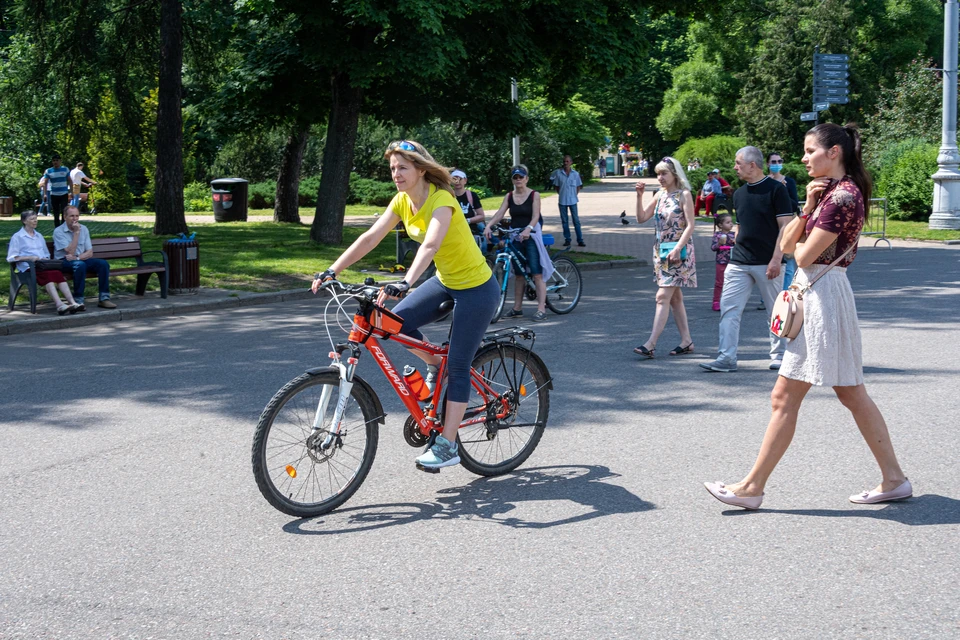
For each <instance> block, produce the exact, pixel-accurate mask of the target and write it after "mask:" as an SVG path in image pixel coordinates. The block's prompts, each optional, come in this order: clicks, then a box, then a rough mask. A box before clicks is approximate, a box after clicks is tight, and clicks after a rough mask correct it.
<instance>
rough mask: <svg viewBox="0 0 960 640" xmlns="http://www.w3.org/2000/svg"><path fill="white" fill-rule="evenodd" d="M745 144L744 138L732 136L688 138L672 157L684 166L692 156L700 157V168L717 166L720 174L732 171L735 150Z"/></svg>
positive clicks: (735, 154)
mask: <svg viewBox="0 0 960 640" xmlns="http://www.w3.org/2000/svg"><path fill="white" fill-rule="evenodd" d="M745 146H747V142H746V140H744V139H743V138H735V137H734V136H710V137H709V138H690V139H689V140H687V141H686V142H684V143H683V144H682V145H680V148H679V149H677V151H676V153H674V154H673V157H674V158H676V159H677V160H679V161H680V164H682V165H684V166H686V164H687V163H688V162H690V161H691V160H693V159H694V158H700V166H701V167H702V168H704V169H707V170H708V171H709V170H710V169H713V168H718V169H720V173H721V175H722V174H723V173H732V172H733V161H734V160H735V159H736V156H737V151H739V150H740V149H741V148H743V147H745ZM727 181H728V182H729V180H727Z"/></svg>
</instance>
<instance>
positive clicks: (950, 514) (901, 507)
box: [723, 494, 960, 527]
mask: <svg viewBox="0 0 960 640" xmlns="http://www.w3.org/2000/svg"><path fill="white" fill-rule="evenodd" d="M746 513H750V512H749V511H744V510H742V509H737V510H729V511H724V512H723V515H725V516H736V515H742V514H746ZM756 513H782V514H785V515H794V516H816V517H821V518H870V519H873V520H890V521H892V522H899V523H900V524H905V525H909V526H911V527H922V526H929V525H938V524H943V525H950V524H954V525H956V524H960V500H956V499H954V498H948V497H946V496H940V495H937V494H926V495H922V496H916V497H914V498H911V499H910V500H905V501H903V502H890V503H887V504H886V505H884V507H883V508H882V509H870V508H859V509H854V508H851V509H760V510H759V511H757V512H756Z"/></svg>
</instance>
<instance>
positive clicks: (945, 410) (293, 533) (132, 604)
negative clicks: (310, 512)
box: [0, 246, 960, 639]
mask: <svg viewBox="0 0 960 640" xmlns="http://www.w3.org/2000/svg"><path fill="white" fill-rule="evenodd" d="M958 256H960V253H958V252H957V250H955V249H951V248H943V247H932V246H931V247H929V248H897V249H894V250H887V249H870V250H866V249H865V250H862V251H861V253H860V256H859V258H858V260H857V262H856V264H855V265H854V267H853V268H852V269H851V271H850V276H851V281H852V282H853V286H854V289H855V290H856V292H857V300H858V304H859V309H860V315H861V324H862V328H863V338H864V360H865V362H864V364H865V368H866V379H867V386H868V389H869V390H870V391H871V393H872V395H873V397H874V398H875V399H876V401H877V403H878V404H879V406H880V408H881V410H882V411H883V413H884V415H885V416H886V419H887V421H888V423H889V424H890V428H891V432H892V435H893V438H894V444H895V446H896V448H897V451H898V454H899V456H900V458H901V462H902V464H903V467H904V469H905V471H906V472H907V474H908V476H910V478H911V480H912V481H913V482H914V487H915V490H916V491H917V496H916V497H915V498H914V499H912V500H910V501H907V502H904V503H899V504H890V505H876V506H856V505H852V504H850V503H848V502H847V496H848V495H850V494H851V493H855V492H857V491H859V490H861V489H864V488H870V487H873V486H874V485H875V484H876V483H877V482H878V480H879V473H878V471H877V469H876V466H875V463H874V462H873V460H872V458H871V457H870V454H869V451H868V450H867V447H866V445H865V444H864V443H863V441H862V440H861V438H860V436H859V434H858V432H857V429H856V426H855V424H854V423H853V420H852V419H851V418H850V416H849V414H846V413H845V411H844V410H843V409H842V407H841V406H840V405H839V403H838V402H837V401H836V399H835V397H834V396H833V394H832V392H831V391H830V390H829V389H814V390H813V391H812V392H811V394H810V395H809V396H808V399H807V401H806V402H805V403H804V406H803V409H802V411H801V414H800V426H799V428H798V432H797V436H796V439H795V442H794V445H793V447H792V448H791V450H790V451H789V452H788V453H787V455H786V457H785V459H784V461H783V462H782V463H781V465H780V467H779V468H778V470H777V472H776V473H775V474H774V476H773V478H772V480H771V482H770V484H769V485H768V487H767V498H766V502H765V503H764V508H763V510H761V511H759V512H743V511H740V510H736V509H730V508H728V507H725V506H724V505H722V504H720V503H719V502H717V501H715V500H714V499H712V498H711V497H710V496H709V495H708V494H707V493H706V491H705V490H704V489H703V487H702V484H701V483H702V482H703V481H705V480H717V479H719V480H726V481H733V480H736V479H738V478H739V477H740V476H741V475H742V474H743V473H745V472H746V470H747V469H748V467H749V466H750V464H751V463H752V462H753V459H754V457H755V455H756V452H757V448H758V446H759V443H760V438H761V436H762V433H763V430H764V428H765V426H766V422H767V419H768V417H769V408H768V395H769V392H770V389H771V387H772V384H773V382H774V378H775V373H773V372H770V371H768V370H767V369H766V364H767V362H766V356H765V351H766V346H765V335H764V326H765V322H764V318H765V314H764V313H763V312H759V311H754V310H750V311H748V312H747V313H746V317H745V320H744V324H743V327H744V335H743V338H742V341H741V360H740V367H741V369H740V371H739V372H738V373H736V374H711V373H707V372H704V371H702V370H701V369H700V368H699V367H697V362H700V361H704V360H705V359H706V358H707V357H711V356H713V355H714V353H713V350H714V349H715V348H716V340H717V338H716V333H717V332H716V323H717V314H714V313H713V312H711V311H710V296H711V291H712V287H711V286H710V285H711V282H710V280H712V277H711V274H712V271H713V268H712V264H710V263H709V262H708V263H706V264H704V265H703V267H705V268H702V269H701V286H700V288H699V289H697V290H696V291H695V292H693V293H691V294H689V295H688V296H687V309H688V312H689V314H690V318H691V323H692V326H693V332H694V338H695V341H696V344H697V351H698V353H697V354H696V355H695V356H688V357H684V358H670V357H666V355H665V354H666V352H667V351H669V348H670V347H672V346H673V345H674V344H675V343H676V342H677V341H678V336H677V333H676V329H675V327H673V325H672V324H671V325H668V328H667V331H666V333H665V334H664V336H663V338H662V339H661V342H660V345H659V347H660V348H659V349H658V353H662V354H664V356H663V357H658V358H657V359H656V360H652V361H639V360H638V359H637V357H636V356H634V355H633V354H632V353H631V349H632V347H633V346H635V345H636V344H640V343H641V342H642V341H643V340H644V339H645V337H646V334H647V332H648V331H649V326H650V323H651V322H652V319H653V292H654V285H653V282H652V277H651V274H650V270H649V267H641V268H638V269H632V270H614V271H606V272H591V273H588V274H586V275H585V287H586V292H585V297H584V299H583V301H582V302H581V304H580V306H579V307H578V308H577V309H576V310H575V311H574V312H573V313H572V314H570V315H568V316H564V317H560V316H553V315H551V316H550V318H549V320H548V321H547V322H545V323H542V324H540V325H537V326H536V329H537V343H536V348H537V351H538V352H539V353H540V354H541V355H542V356H543V359H544V360H545V361H546V363H547V364H548V366H549V367H550V369H551V373H552V374H553V376H554V378H555V390H554V391H553V393H552V395H551V411H550V424H549V427H548V430H547V432H546V434H545V436H544V438H543V440H542V442H541V444H540V446H539V448H538V449H537V451H536V452H535V453H534V455H533V456H532V457H531V458H530V460H529V461H528V462H527V463H526V465H525V466H524V467H522V468H521V469H520V470H518V471H517V472H515V473H513V474H509V475H507V476H503V477H500V478H494V479H481V478H478V477H476V476H473V475H471V474H470V473H468V472H467V471H465V470H464V469H462V468H459V467H457V468H452V469H447V470H444V471H443V472H442V473H440V474H439V475H430V474H425V473H422V472H418V471H416V470H415V468H414V465H413V458H414V457H415V455H417V451H415V450H413V449H411V448H410V447H408V446H407V445H406V444H405V443H404V442H403V440H402V437H401V433H400V427H401V424H402V418H403V415H402V413H401V406H400V403H399V401H398V400H397V399H396V397H395V396H392V395H388V392H389V390H388V388H387V387H386V385H385V384H384V383H383V381H382V380H381V379H380V378H379V377H378V376H379V373H378V372H377V371H376V369H375V368H374V366H373V363H372V362H371V361H370V359H369V357H368V358H367V360H366V361H363V362H361V369H360V370H361V372H362V373H363V374H364V375H365V376H366V377H367V378H368V379H369V380H371V381H372V382H373V383H374V386H375V388H376V389H377V390H378V392H379V393H380V396H381V398H382V399H383V401H384V405H385V408H386V410H387V411H388V412H389V413H390V415H389V416H388V418H387V423H386V425H385V426H384V427H383V428H382V431H381V437H380V449H379V452H378V454H377V459H376V462H375V464H374V467H373V470H372V472H371V473H370V475H369V477H368V478H367V481H366V483H365V484H364V486H363V487H361V489H360V491H359V492H358V493H357V494H356V495H355V496H354V497H353V498H352V499H351V500H350V501H349V502H348V503H347V504H346V505H345V506H344V507H342V508H341V509H340V510H338V511H336V512H334V513H332V514H329V515H327V516H325V517H322V518H318V519H311V520H296V519H291V518H290V517H288V516H285V515H283V514H281V513H279V512H277V511H274V510H273V509H272V508H271V507H270V506H269V505H268V504H267V503H266V502H265V501H264V500H263V498H262V497H261V496H260V494H259V492H258V491H257V488H256V486H255V484H254V482H253V478H252V474H251V468H250V446H251V439H252V433H253V427H254V425H255V423H256V421H257V418H258V415H259V412H260V411H261V409H262V408H263V406H264V405H265V404H266V402H267V401H268V400H269V398H270V396H271V395H272V394H273V393H274V391H275V390H276V389H278V388H279V387H280V386H281V385H282V384H283V383H284V382H286V381H287V380H289V379H290V378H293V377H294V376H296V375H297V374H298V373H300V372H301V371H302V370H303V369H305V368H306V367H309V366H314V365H317V364H323V363H325V361H326V359H327V358H326V354H327V352H328V351H329V346H328V345H327V342H326V337H325V334H324V332H323V331H322V328H321V325H320V322H319V320H318V314H319V311H320V309H321V305H320V303H319V301H307V302H296V303H285V304H281V305H274V306H261V307H245V308H240V309H235V310H230V311H223V312H216V313H205V314H200V315H193V316H188V317H171V318H160V319H152V320H142V321H132V322H123V323H113V324H111V325H102V326H92V327H83V328H81V329H77V330H74V331H71V332H66V331H59V332H42V333H35V334H29V335H23V336H10V337H5V338H0V354H2V357H0V373H2V376H3V380H4V381H5V384H4V386H3V391H2V399H0V441H2V442H3V443H4V446H3V447H2V449H0V486H2V492H0V637H2V638H30V639H36V638H97V639H100V638H207V637H212V638H321V637H323V638H414V637H428V638H433V637H436V638H558V637H574V638H638V637H639V638H710V639H716V638H737V639H740V638H870V639H877V638H938V639H939V638H951V637H952V638H957V637H960V607H958V602H960V583H958V581H957V575H958V574H960V554H958V553H957V549H958V546H957V541H958V540H960V536H958V534H960V489H958V487H960V467H958V465H957V457H958V456H957V452H958V447H957V444H956V438H955V435H956V425H957V416H958V414H960V384H958V383H960V368H958V364H957V363H958V362H960V328H958V325H957V322H956V317H957V314H958V311H960V296H958V293H960V288H958V285H960V263H958V260H957V258H958ZM442 333H443V329H442V328H441V329H438V330H437V331H435V332H434V333H433V336H434V337H440V336H441V335H442ZM392 353H394V355H396V356H398V357H397V358H396V361H397V362H398V363H402V362H405V361H406V358H405V357H404V356H403V354H399V353H398V352H397V351H396V350H395V349H394V350H393V352H392ZM28 390H29V391H28Z"/></svg>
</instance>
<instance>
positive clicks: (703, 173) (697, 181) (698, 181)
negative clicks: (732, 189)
mask: <svg viewBox="0 0 960 640" xmlns="http://www.w3.org/2000/svg"><path fill="white" fill-rule="evenodd" d="M711 169H713V167H712V166H711V167H710V169H707V168H706V167H700V168H699V169H693V170H691V171H685V173H686V174H687V180H688V181H689V182H690V190H691V191H693V193H694V195H696V193H697V192H698V191H700V189H702V188H703V183H704V182H706V181H707V171H710V170H711ZM721 175H722V172H721ZM727 182H730V181H729V180H727Z"/></svg>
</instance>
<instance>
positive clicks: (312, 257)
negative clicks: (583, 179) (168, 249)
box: [0, 216, 618, 305]
mask: <svg viewBox="0 0 960 640" xmlns="http://www.w3.org/2000/svg"><path fill="white" fill-rule="evenodd" d="M83 222H84V224H85V225H86V226H87V228H88V229H89V230H90V234H91V235H92V236H93V237H95V238H98V237H106V236H127V235H129V236H138V237H140V241H141V243H142V245H143V250H144V251H150V250H157V249H160V248H162V246H163V240H164V239H163V238H157V237H154V236H152V235H151V231H152V229H153V223H151V222H120V221H110V219H109V218H106V217H100V216H96V217H94V218H90V217H88V218H85V219H84V221H83ZM20 228H21V225H20V222H19V219H15V220H14V219H10V220H2V221H0V246H3V247H4V250H5V249H6V245H7V242H8V241H9V239H10V236H11V235H13V234H14V233H16V232H17V231H19V230H20ZM190 229H191V231H194V232H196V234H197V241H198V242H199V244H200V286H202V287H209V288H219V289H236V290H242V291H277V290H282V289H295V288H297V287H306V286H308V285H309V284H310V282H311V279H312V276H313V274H314V273H316V272H318V271H323V270H324V269H326V268H327V267H328V266H330V264H332V263H333V261H334V260H336V258H337V257H338V256H339V255H340V254H341V253H342V252H343V250H344V249H345V248H346V247H347V246H348V245H349V244H350V243H351V242H353V241H354V240H355V239H356V238H357V236H359V235H360V234H361V233H362V232H363V231H364V229H362V228H358V227H345V228H344V230H343V239H344V242H343V244H342V245H340V246H328V245H319V244H316V243H313V242H311V241H310V228H309V227H308V226H306V225H299V226H298V225H291V224H279V223H274V222H221V223H213V222H211V223H209V224H193V225H191V226H190ZM37 230H38V231H39V232H40V233H41V234H43V236H44V238H46V239H47V240H49V239H51V238H52V237H53V220H52V219H50V218H41V219H40V223H39V225H38V226H37ZM568 255H570V257H571V258H573V259H574V261H576V262H592V261H597V260H615V259H617V258H618V256H609V255H604V254H595V253H582V252H569V254H568ZM124 262H125V261H122V260H114V261H111V263H110V264H111V266H113V267H115V268H120V267H123V266H128V265H127V264H125V263H124ZM395 262H396V238H395V236H394V234H390V235H389V236H387V237H386V238H385V239H384V241H383V242H381V243H380V246H378V247H377V248H376V249H375V250H373V251H372V252H370V253H369V254H368V255H367V256H365V257H364V258H363V260H361V261H360V262H358V263H357V264H355V265H353V267H351V268H350V269H348V270H346V271H345V272H344V273H343V274H341V278H342V279H343V280H344V281H346V282H361V281H362V280H363V279H364V278H365V277H367V276H371V275H372V276H373V277H375V278H377V279H380V278H387V279H389V278H395V277H396V276H395V275H394V274H390V273H384V272H382V271H380V266H381V265H384V266H392V265H393V264H395ZM133 264H134V261H133V260H130V261H129V265H133ZM407 266H409V259H408V263H407ZM88 286H90V285H89V284H88ZM135 286H136V278H135V277H133V276H122V277H117V278H111V289H112V290H113V291H115V292H117V293H129V292H133V290H134V288H135ZM156 287H157V285H156V281H155V280H151V283H150V286H149V289H150V290H154V289H155V288H156ZM9 290H10V271H9V268H4V269H2V270H0V304H2V305H6V304H7V301H8V298H9V294H8V292H9ZM22 295H23V294H22V293H21V296H22ZM41 299H44V300H45V299H46V294H45V293H44V294H42V295H41Z"/></svg>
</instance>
